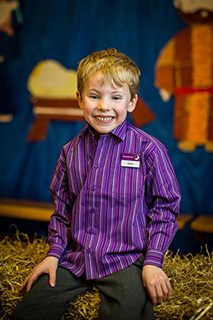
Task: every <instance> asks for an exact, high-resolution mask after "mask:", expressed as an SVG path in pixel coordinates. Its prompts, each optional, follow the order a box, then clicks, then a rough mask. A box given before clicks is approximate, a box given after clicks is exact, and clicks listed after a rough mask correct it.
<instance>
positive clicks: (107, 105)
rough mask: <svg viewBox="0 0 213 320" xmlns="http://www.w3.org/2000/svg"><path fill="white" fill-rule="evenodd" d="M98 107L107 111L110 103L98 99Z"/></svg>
mask: <svg viewBox="0 0 213 320" xmlns="http://www.w3.org/2000/svg"><path fill="white" fill-rule="evenodd" d="M98 109H99V110H103V111H108V110H110V109H111V107H110V104H109V103H107V102H106V101H103V100H100V101H99V104H98Z"/></svg>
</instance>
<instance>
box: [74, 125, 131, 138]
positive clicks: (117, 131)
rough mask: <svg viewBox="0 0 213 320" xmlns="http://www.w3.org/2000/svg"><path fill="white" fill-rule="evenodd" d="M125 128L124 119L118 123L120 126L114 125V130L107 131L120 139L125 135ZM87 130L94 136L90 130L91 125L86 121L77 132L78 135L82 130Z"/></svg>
mask: <svg viewBox="0 0 213 320" xmlns="http://www.w3.org/2000/svg"><path fill="white" fill-rule="evenodd" d="M126 129H127V122H126V120H125V121H124V122H122V124H120V126H118V127H116V128H115V129H114V130H112V131H111V132H109V134H113V135H114V136H116V137H118V138H119V139H121V140H124V138H125V136H126ZM86 131H89V132H90V134H92V135H93V136H94V133H93V132H92V130H91V126H90V125H89V123H86V124H85V126H84V127H83V129H82V130H81V132H80V133H79V134H80V135H81V134H83V133H84V132H86Z"/></svg>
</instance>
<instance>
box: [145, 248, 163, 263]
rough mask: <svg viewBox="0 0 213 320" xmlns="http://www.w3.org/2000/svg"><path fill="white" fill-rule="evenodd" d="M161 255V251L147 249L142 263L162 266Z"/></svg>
mask: <svg viewBox="0 0 213 320" xmlns="http://www.w3.org/2000/svg"><path fill="white" fill-rule="evenodd" d="M163 257H164V254H163V253H162V252H159V251H156V250H153V249H151V250H149V251H147V253H146V256H145V259H144V264H143V265H144V266H145V265H147V264H150V265H153V266H156V267H158V268H162V265H163Z"/></svg>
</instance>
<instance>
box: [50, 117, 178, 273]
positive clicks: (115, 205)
mask: <svg viewBox="0 0 213 320" xmlns="http://www.w3.org/2000/svg"><path fill="white" fill-rule="evenodd" d="M123 153H127V154H130V156H131V155H132V154H139V155H140V165H139V167H138V168H135V167H129V166H127V167H125V166H121V159H122V156H121V155H122V154H123ZM127 165H128V164H127ZM50 191H51V195H52V197H53V201H54V204H55V212H54V214H53V215H52V217H51V220H50V225H49V243H50V250H49V251H48V253H47V256H53V257H57V258H58V259H59V260H60V263H62V264H63V265H65V266H66V267H68V268H69V269H70V270H71V271H72V272H73V273H74V274H76V275H77V276H80V275H82V274H83V273H84V272H85V275H86V278H87V279H95V278H101V277H104V276H106V275H108V274H111V273H113V272H116V271H118V270H120V269H123V268H125V267H127V266H129V265H131V264H132V263H133V262H134V261H135V260H137V259H138V258H139V257H140V255H141V254H142V253H143V254H144V255H145V261H144V264H151V265H155V266H158V267H161V266H162V262H163V256H164V254H165V252H166V250H167V249H168V247H169V245H170V243H171V241H172V239H173V237H174V235H175V233H176V231H177V229H178V225H177V222H176V216H177V215H178V213H179V206H180V191H179V187H178V183H177V180H176V177H175V173H174V170H173V168H172V165H171V163H170V160H169V158H168V155H167V151H166V149H165V147H164V146H163V145H162V144H161V143H160V142H159V141H158V140H157V139H155V138H153V137H151V136H150V135H148V134H147V133H145V132H143V131H142V130H140V129H138V128H135V127H134V126H132V125H130V124H128V123H127V122H126V121H124V122H123V123H122V124H121V125H120V126H119V127H117V128H116V129H114V130H113V131H112V132H110V133H108V134H104V135H101V136H100V139H99V140H98V141H96V140H95V137H94V135H93V133H92V131H91V129H90V127H89V125H88V124H87V125H86V126H85V128H84V129H83V130H82V131H81V132H80V134H79V135H78V136H77V137H76V138H74V139H73V140H72V141H70V142H69V143H68V144H67V145H65V146H64V147H63V148H62V151H61V154H60V157H59V160H58V162H57V165H56V168H55V171H54V174H53V178H52V181H51V184H50Z"/></svg>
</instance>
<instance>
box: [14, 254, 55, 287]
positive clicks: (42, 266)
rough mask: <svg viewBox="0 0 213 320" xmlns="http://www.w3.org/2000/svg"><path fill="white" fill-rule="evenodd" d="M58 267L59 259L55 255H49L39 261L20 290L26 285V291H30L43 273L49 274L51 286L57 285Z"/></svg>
mask: <svg viewBox="0 0 213 320" xmlns="http://www.w3.org/2000/svg"><path fill="white" fill-rule="evenodd" d="M57 268H58V259H57V258H55V257H47V258H45V259H44V260H43V261H42V262H41V263H39V264H38V265H37V266H36V267H35V268H34V269H33V271H32V273H31V274H30V275H29V276H28V277H27V279H26V280H25V281H24V282H23V284H22V286H21V288H20V291H23V290H24V288H25V287H26V292H28V291H30V289H31V287H32V285H33V283H34V282H36V280H37V279H38V277H39V276H40V275H41V274H42V273H47V274H49V284H50V286H51V287H54V286H55V281H56V270H57Z"/></svg>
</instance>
